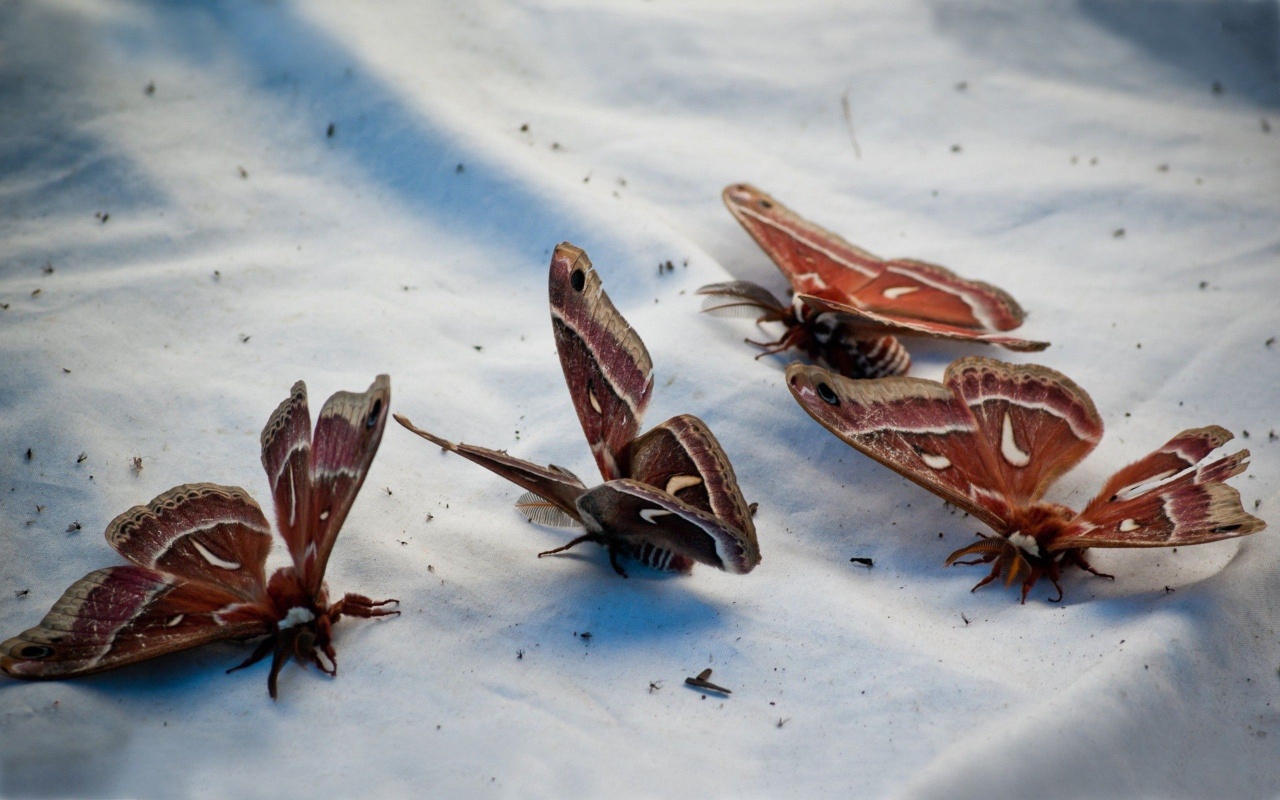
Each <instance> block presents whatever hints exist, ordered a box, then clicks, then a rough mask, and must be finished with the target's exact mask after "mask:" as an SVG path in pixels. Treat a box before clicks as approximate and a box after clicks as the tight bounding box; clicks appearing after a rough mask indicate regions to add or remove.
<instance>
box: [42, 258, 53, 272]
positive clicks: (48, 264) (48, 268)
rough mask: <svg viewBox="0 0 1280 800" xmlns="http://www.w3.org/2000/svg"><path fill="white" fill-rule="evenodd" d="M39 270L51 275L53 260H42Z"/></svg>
mask: <svg viewBox="0 0 1280 800" xmlns="http://www.w3.org/2000/svg"><path fill="white" fill-rule="evenodd" d="M40 271H41V272H43V273H44V274H45V275H52V274H53V262H52V261H46V262H44V266H43V267H41V268H40Z"/></svg>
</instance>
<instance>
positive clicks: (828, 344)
mask: <svg viewBox="0 0 1280 800" xmlns="http://www.w3.org/2000/svg"><path fill="white" fill-rule="evenodd" d="M722 196H723V198H724V202H725V205H726V206H728V208H729V211H730V213H732V214H733V216H734V217H735V218H736V219H737V220H738V222H740V223H742V227H744V228H746V230H747V232H748V233H749V234H751V237H752V238H753V239H755V240H756V243H757V244H759V245H760V247H761V248H763V249H764V251H765V253H767V254H768V256H769V258H771V259H772V260H773V262H774V263H775V264H776V265H777V266H778V269H780V270H782V274H783V275H785V276H786V278H787V280H788V281H789V282H790V283H791V288H792V290H793V291H794V292H795V296H794V298H793V299H792V302H791V303H790V304H786V303H783V302H782V301H781V300H779V299H778V298H777V297H775V296H774V295H773V293H771V292H770V291H769V290H768V289H765V288H764V287H762V286H760V285H759V284H756V283H751V282H750V281H730V282H727V283H714V284H710V285H708V286H703V287H702V288H701V289H699V290H698V293H699V294H704V295H708V297H707V299H706V300H705V301H703V306H702V309H703V311H706V312H708V313H710V314H713V315H718V316H754V317H756V318H757V322H779V323H781V324H782V325H783V327H784V328H785V329H786V330H785V332H784V333H783V335H782V337H781V338H779V339H778V340H777V341H775V342H752V341H751V340H747V341H748V343H750V344H754V345H756V346H758V347H762V348H764V352H762V353H761V354H760V356H765V355H769V354H771V353H779V352H782V351H784V350H788V349H791V348H795V349H797V350H800V351H801V352H803V353H804V354H805V355H806V356H808V358H809V359H811V360H813V361H816V362H818V363H820V364H824V365H826V366H828V367H830V368H831V369H833V370H835V371H836V372H838V373H840V374H841V375H844V376H846V377H849V378H880V377H885V376H889V375H902V374H905V373H906V371H907V369H908V368H909V367H910V366H911V356H910V355H909V354H908V353H907V350H906V348H905V347H903V345H902V343H901V342H900V341H898V337H901V336H924V337H931V338H935V339H956V340H962V341H968V342H979V343H982V344H996V345H1000V346H1002V347H1005V348H1008V349H1010V350H1043V349H1045V348H1046V347H1048V346H1049V343H1048V342H1033V341H1028V340H1026V339H1019V338H1016V337H1013V336H1007V335H1004V334H1003V331H1008V330H1012V329H1014V328H1016V327H1018V326H1019V325H1021V324H1022V320H1023V317H1024V314H1023V311H1022V309H1021V308H1020V307H1019V306H1018V304H1017V302H1015V301H1014V299H1013V298H1012V297H1010V296H1009V295H1008V294H1007V293H1005V292H1004V291H1002V290H1001V289H999V288H997V287H995V286H992V285H990V284H987V283H982V282H981V281H971V280H966V279H965V278H961V277H960V276H959V275H956V274H955V273H954V272H952V271H951V270H948V269H946V268H944V267H940V266H938V265H936V264H929V263H926V262H924V261H916V260H913V259H903V258H899V259H891V260H885V259H881V258H877V257H876V256H873V255H872V254H870V253H868V252H867V251H866V250H863V249H862V248H860V247H856V246H854V245H852V244H849V243H848V242H846V241H845V240H844V239H842V238H840V237H839V236H837V235H836V234H834V233H832V232H831V231H828V230H825V229H824V228H820V227H818V226H817V225H815V224H813V223H812V222H809V221H808V220H806V219H804V218H802V217H801V216H799V215H798V214H796V213H795V212H793V211H792V210H791V209H789V208H787V207H786V206H784V205H782V204H781V203H779V202H778V201H777V200H774V199H773V198H772V197H770V196H769V195H767V194H765V193H764V192H762V191H760V190H759V189H757V188H755V187H754V186H751V185H749V184H745V183H739V184H734V185H733V186H729V187H728V188H726V189H725V190H724V192H723V195H722ZM760 356H757V358H759V357H760Z"/></svg>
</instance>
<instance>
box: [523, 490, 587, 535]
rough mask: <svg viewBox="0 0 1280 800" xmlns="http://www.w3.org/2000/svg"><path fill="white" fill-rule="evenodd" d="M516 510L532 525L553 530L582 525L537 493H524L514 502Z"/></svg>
mask: <svg viewBox="0 0 1280 800" xmlns="http://www.w3.org/2000/svg"><path fill="white" fill-rule="evenodd" d="M516 508H518V509H520V513H521V514H524V515H525V517H526V518H527V519H528V520H529V521H530V522H533V523H536V524H538V525H549V526H551V527H553V528H581V527H582V523H580V522H579V521H578V520H576V519H574V518H573V517H571V516H569V514H568V512H566V511H565V510H564V509H563V508H561V507H560V506H558V505H556V504H555V503H553V502H551V501H550V500H547V499H546V498H545V497H543V496H542V495H540V494H538V493H537V492H525V493H524V494H522V495H520V499H519V500H517V501H516Z"/></svg>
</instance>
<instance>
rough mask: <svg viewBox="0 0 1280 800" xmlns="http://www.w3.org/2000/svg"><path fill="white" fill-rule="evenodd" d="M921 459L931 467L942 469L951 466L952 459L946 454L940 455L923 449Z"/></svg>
mask: <svg viewBox="0 0 1280 800" xmlns="http://www.w3.org/2000/svg"><path fill="white" fill-rule="evenodd" d="M920 460H921V461H923V462H924V465H925V466H926V467H928V468H929V469H939V470H941V469H946V468H947V467H950V466H951V459H949V458H947V457H946V456H943V455H938V454H937V453H926V452H925V451H923V450H921V451H920Z"/></svg>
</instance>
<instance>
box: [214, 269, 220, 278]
mask: <svg viewBox="0 0 1280 800" xmlns="http://www.w3.org/2000/svg"><path fill="white" fill-rule="evenodd" d="M213 279H214V280H215V281H220V280H222V270H220V269H215V270H214V271H213Z"/></svg>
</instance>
